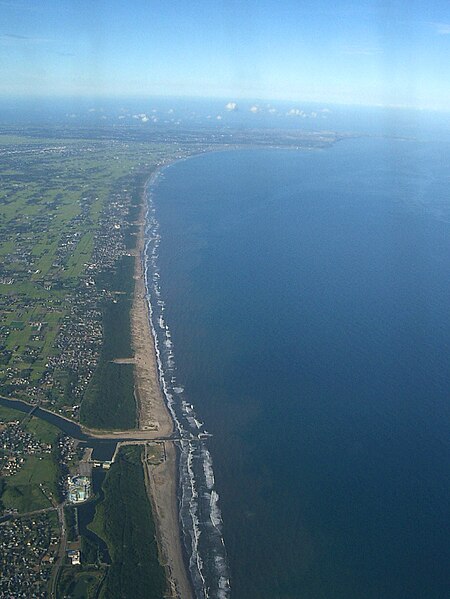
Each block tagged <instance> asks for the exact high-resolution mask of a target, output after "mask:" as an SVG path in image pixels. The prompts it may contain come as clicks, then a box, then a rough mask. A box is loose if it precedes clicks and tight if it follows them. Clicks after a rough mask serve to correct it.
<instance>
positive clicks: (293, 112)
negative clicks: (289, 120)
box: [286, 108, 306, 117]
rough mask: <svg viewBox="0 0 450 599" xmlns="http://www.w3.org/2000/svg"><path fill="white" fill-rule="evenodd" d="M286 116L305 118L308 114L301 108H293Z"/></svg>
mask: <svg viewBox="0 0 450 599" xmlns="http://www.w3.org/2000/svg"><path fill="white" fill-rule="evenodd" d="M286 116H303V117H305V116H306V114H305V113H304V112H303V110H300V108H291V109H290V110H288V111H287V112H286Z"/></svg>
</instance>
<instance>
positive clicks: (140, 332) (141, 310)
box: [131, 195, 193, 599]
mask: <svg viewBox="0 0 450 599" xmlns="http://www.w3.org/2000/svg"><path fill="white" fill-rule="evenodd" d="M145 213H146V207H145V197H144V195H143V197H142V210H141V215H140V220H139V223H138V225H139V228H138V238H137V243H136V255H135V258H136V260H135V275H134V276H135V293H134V300H133V308H132V312H131V330H132V340H133V348H134V356H135V393H136V400H137V406H138V424H139V430H140V431H141V434H143V436H144V435H145V436H146V437H147V438H149V437H152V436H153V435H155V436H158V437H166V436H168V435H170V434H171V433H172V432H173V421H172V418H171V416H170V414H169V411H168V409H167V407H166V404H165V402H164V398H163V395H162V392H161V389H160V386H159V379H158V368H157V363H156V355H155V347H154V340H153V335H152V331H151V328H150V324H149V314H148V305H147V300H146V289H145V280H144V266H143V252H144V246H145V238H144V235H145ZM165 454H166V460H165V461H164V462H163V463H162V464H160V465H158V466H150V465H148V464H147V465H146V477H147V481H148V485H147V488H148V490H149V496H150V500H151V503H152V508H153V513H154V517H155V522H156V529H157V538H158V544H159V550H160V555H161V560H162V562H163V565H164V566H165V568H166V572H167V578H168V584H169V592H170V595H169V596H170V597H174V598H175V597H177V598H179V599H192V597H193V593H192V588H191V584H190V581H189V578H188V574H187V570H186V567H185V564H184V560H183V550H182V545H181V531H180V525H179V515H178V501H177V456H176V448H175V445H174V443H173V442H172V441H165Z"/></svg>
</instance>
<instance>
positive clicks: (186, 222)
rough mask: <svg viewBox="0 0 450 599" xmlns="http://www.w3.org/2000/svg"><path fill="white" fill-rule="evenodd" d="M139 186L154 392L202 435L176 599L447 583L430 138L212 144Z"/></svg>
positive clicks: (440, 234) (443, 261) (408, 588)
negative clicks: (192, 574)
mask: <svg viewBox="0 0 450 599" xmlns="http://www.w3.org/2000/svg"><path fill="white" fill-rule="evenodd" d="M149 196H151V202H152V203H151V210H150V225H151V226H150V232H151V239H152V241H151V243H150V245H149V248H148V256H149V260H150V258H151V257H153V262H152V264H150V262H149V264H150V266H149V291H150V296H151V298H152V304H153V307H154V313H153V319H154V325H155V328H156V329H158V330H157V335H159V336H160V349H161V356H162V358H161V360H162V361H163V360H164V356H163V355H162V354H164V352H166V354H165V359H166V362H167V360H171V363H170V364H169V369H170V370H171V371H170V372H168V371H166V379H167V380H168V381H169V383H168V387H170V382H172V388H170V389H169V391H168V393H169V396H170V400H171V401H172V402H173V406H174V410H178V412H180V413H183V414H184V416H185V417H189V411H190V410H194V411H195V418H196V420H201V421H202V423H204V424H201V427H200V428H201V430H204V429H205V428H206V429H207V430H208V431H209V432H210V433H211V434H212V437H211V438H209V439H208V440H205V441H204V442H203V443H202V444H201V447H200V446H199V445H198V444H197V445H196V446H195V448H193V449H192V451H191V453H190V454H189V452H187V453H186V456H187V457H186V460H185V464H184V467H185V471H184V473H185V475H186V476H188V474H189V473H188V466H189V463H190V465H191V471H192V476H193V477H194V479H195V476H197V479H196V480H197V486H196V488H195V489H194V491H193V495H192V496H191V495H190V496H189V497H187V498H186V500H185V503H184V504H183V505H184V512H183V510H182V515H183V517H184V518H188V517H189V509H190V508H189V506H191V507H192V505H194V511H195V517H194V519H193V522H194V524H197V525H198V526H197V529H198V531H199V532H200V536H199V538H197V537H196V538H197V541H198V542H197V544H196V545H195V543H194V545H195V548H196V550H198V554H199V558H200V562H198V561H197V566H198V565H199V564H200V567H199V572H201V576H197V583H198V584H197V587H198V585H200V587H202V589H201V590H199V591H198V596H199V597H206V596H209V597H228V596H230V591H229V590H228V583H226V582H225V583H224V581H225V579H227V578H228V577H229V578H230V584H231V597H233V598H235V599H253V598H255V599H256V598H258V599H265V598H267V599H277V598H283V599H287V598H290V599H294V598H295V599H424V598H426V599H444V598H446V597H448V596H449V591H450V577H449V570H448V566H449V563H450V513H449V496H450V495H449V491H450V488H449V472H450V445H449V431H450V407H449V391H450V277H449V268H450V234H449V233H450V144H449V143H447V142H444V141H442V142H431V141H423V142H419V141H412V140H409V141H407V140H400V139H389V138H360V139H350V140H346V141H342V142H339V143H337V144H336V145H334V146H333V147H330V148H328V149H325V150H320V151H288V150H239V151H230V152H222V153H212V154H208V155H203V156H199V157H194V158H190V159H188V160H185V161H182V162H178V163H176V164H174V165H172V166H170V167H168V168H166V169H164V171H163V173H162V175H161V176H160V177H159V178H158V179H157V180H156V181H155V182H153V183H152V185H151V188H149ZM150 267H152V268H150ZM152 281H153V282H154V287H152ZM155 290H156V291H157V292H158V294H159V295H158V296H157V295H155ZM161 318H163V320H162V321H161ZM158 323H159V325H160V326H159V328H158ZM169 330H170V334H169V343H168V344H167V343H166V342H167V340H168V339H167V335H166V334H167V332H168V331H169ZM158 331H159V332H158ZM162 333H164V338H163V337H161V334H162ZM164 344H165V345H164ZM168 352H169V355H167V353H168ZM162 366H164V365H163V364H162ZM166 366H167V364H166ZM174 387H175V388H176V390H175V392H174V391H173V388H174ZM182 402H184V403H182ZM191 424H192V422H191ZM186 426H189V425H186ZM192 447H194V444H192ZM206 449H207V450H208V452H209V453H208V455H207V458H208V468H210V467H211V463H210V457H211V456H212V464H213V468H214V477H215V480H214V481H213V483H214V484H213V485H211V484H209V486H208V484H207V482H208V472H207V471H206V470H205V468H204V461H205V455H204V453H203V454H202V451H203V452H204V451H205V450H206ZM189 455H190V457H189ZM189 460H190V462H189ZM188 462H189V463H188ZM182 468H183V465H182ZM202 468H203V472H204V476H203V478H202V479H201V480H200V478H198V476H199V475H198V472H201V471H202ZM196 469H197V470H196ZM196 472H197V475H196ZM209 476H210V477H211V476H212V471H211V472H209ZM182 480H183V472H182ZM216 494H217V495H216ZM217 497H218V498H219V499H218V502H217V501H216V500H217ZM202 501H203V504H202ZM202 505H203V507H202ZM208 505H209V506H213V507H215V508H217V509H218V508H220V511H221V516H222V517H221V518H220V513H219V512H218V511H217V510H216V518H217V519H216V520H215V523H216V525H217V526H216V527H214V526H211V522H212V521H214V517H213V520H211V510H208ZM182 507H183V506H182ZM217 514H218V516H217ZM191 516H192V514H191ZM191 520H192V518H191ZM206 521H207V522H206ZM213 523H214V522H213ZM191 524H192V522H191ZM202 526H203V528H202ZM214 534H215V536H214ZM222 538H223V541H224V546H223V545H222V546H221V542H222ZM185 542H186V547H187V552H188V554H189V552H190V551H191V550H192V548H193V546H194V545H193V544H192V537H191V536H190V535H189V530H187V529H186V531H185ZM225 548H226V550H225ZM191 565H192V564H191ZM197 566H196V567H197ZM217 566H220V567H219V568H218V569H217ZM215 568H216V570H214V569H215ZM220 571H221V572H222V574H220ZM220 576H222V581H221V582H222V587H221V589H222V590H221V591H219V590H218V589H219V587H220ZM198 588H199V587H198Z"/></svg>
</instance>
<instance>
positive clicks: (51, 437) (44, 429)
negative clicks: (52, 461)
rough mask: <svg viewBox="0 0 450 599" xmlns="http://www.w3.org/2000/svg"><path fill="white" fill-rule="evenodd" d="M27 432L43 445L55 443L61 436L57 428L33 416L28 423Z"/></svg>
mask: <svg viewBox="0 0 450 599" xmlns="http://www.w3.org/2000/svg"><path fill="white" fill-rule="evenodd" d="M25 430H26V431H28V432H29V433H32V434H33V435H34V436H35V437H36V438H37V439H39V441H41V442H42V443H47V444H49V445H52V444H53V443H55V441H56V439H57V438H58V436H59V435H60V430H59V429H58V428H57V427H56V426H53V424H50V423H49V422H46V421H45V420H42V419H41V418H37V417H36V416H33V417H32V418H31V420H30V421H29V422H27V424H26V426H25Z"/></svg>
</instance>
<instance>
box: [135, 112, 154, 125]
mask: <svg viewBox="0 0 450 599" xmlns="http://www.w3.org/2000/svg"><path fill="white" fill-rule="evenodd" d="M133 118H134V119H137V120H138V121H141V123H147V122H148V121H149V120H150V118H149V117H148V116H147V115H146V114H145V112H140V113H139V114H133Z"/></svg>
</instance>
